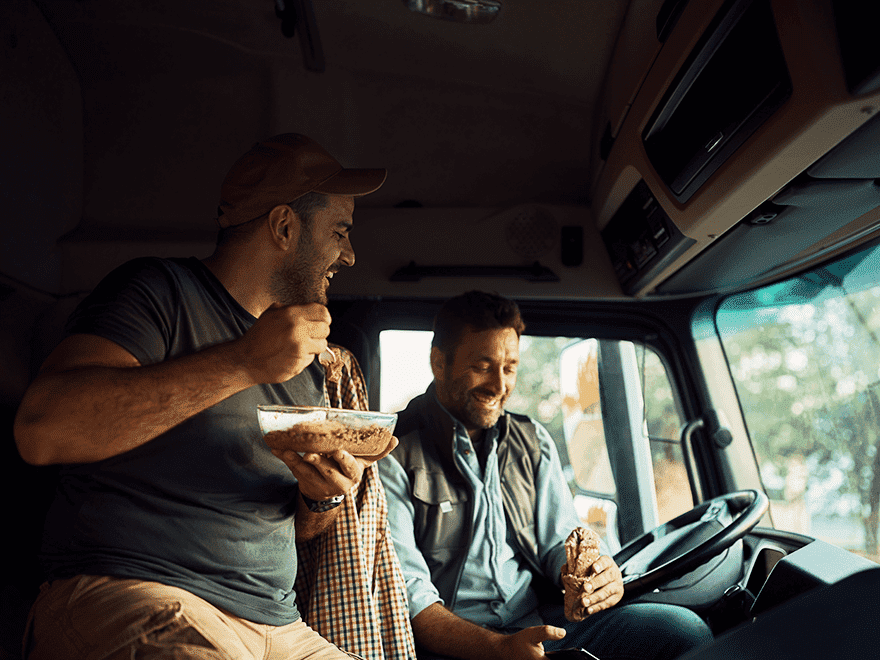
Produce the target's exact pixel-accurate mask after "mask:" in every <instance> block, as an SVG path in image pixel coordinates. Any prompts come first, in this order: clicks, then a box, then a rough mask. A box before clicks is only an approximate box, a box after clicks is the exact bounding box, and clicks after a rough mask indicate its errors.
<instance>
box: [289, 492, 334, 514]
mask: <svg viewBox="0 0 880 660" xmlns="http://www.w3.org/2000/svg"><path fill="white" fill-rule="evenodd" d="M299 495H300V497H302V498H303V502H305V503H306V506H307V507H308V509H309V511H311V512H312V513H324V512H325V511H329V510H330V509H335V508H336V507H338V506H339V505H340V504H342V502H343V500H344V499H345V495H334V496H333V497H331V498H329V499H326V500H313V499H312V498H311V497H306V496H305V495H303V494H302V493H300V494H299Z"/></svg>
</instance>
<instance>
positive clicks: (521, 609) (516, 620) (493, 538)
mask: <svg viewBox="0 0 880 660" xmlns="http://www.w3.org/2000/svg"><path fill="white" fill-rule="evenodd" d="M453 421H454V429H455V437H454V438H453V442H454V447H453V449H454V456H455V460H456V463H457V465H458V467H459V469H460V470H461V472H462V474H463V475H465V477H466V478H467V479H468V481H469V482H470V484H471V486H472V487H473V490H474V521H473V525H474V540H473V543H472V544H471V547H470V552H469V553H468V557H467V560H466V562H465V569H464V575H463V576H462V579H461V583H460V585H459V590H458V594H457V596H456V603H455V614H457V615H458V616H460V617H462V618H464V619H467V620H468V621H472V622H474V623H476V624H479V625H487V626H492V627H497V628H508V627H510V628H519V627H525V626H530V625H540V624H541V623H542V622H541V620H540V619H539V618H538V615H537V613H536V612H535V608H536V607H537V604H538V600H537V597H536V595H535V593H534V591H533V590H532V589H531V587H530V583H531V579H532V574H531V572H530V571H529V569H528V566H527V565H526V563H525V561H524V560H523V559H522V558H521V557H519V556H517V554H516V553H515V551H514V548H513V546H512V544H511V543H510V541H509V538H508V529H507V520H506V517H505V514H504V508H503V504H502V497H501V484H500V482H499V473H498V461H497V454H496V451H495V450H496V447H497V439H498V431H497V429H495V428H492V429H489V430H488V431H487V432H486V434H485V436H484V440H483V442H484V443H488V445H489V446H488V447H486V448H485V449H487V450H488V457H487V459H486V464H485V468H483V467H481V465H480V461H479V458H478V455H477V452H476V451H475V449H474V446H473V444H472V443H471V441H470V438H469V437H468V434H467V432H466V430H465V428H464V425H462V424H461V423H460V422H458V420H455V419H454V418H453ZM535 429H536V432H537V435H538V438H539V439H540V441H541V460H540V464H539V466H538V474H537V484H536V490H537V501H538V512H537V520H538V529H536V530H535V531H536V537H537V542H538V546H539V552H540V554H541V555H542V556H550V557H551V558H552V560H551V561H550V562H548V565H550V566H553V567H554V569H553V574H552V575H548V576H547V577H548V578H550V579H551V580H553V582H555V583H557V584H558V583H559V571H560V569H561V568H562V565H563V564H564V563H565V547H564V543H565V539H566V538H567V537H568V534H569V533H570V532H571V530H572V529H574V528H575V527H577V526H578V525H580V524H581V522H580V520H579V518H578V515H577V512H576V510H575V507H574V501H573V499H572V496H571V491H570V490H569V488H568V486H567V482H566V479H565V477H564V475H563V472H562V466H561V464H560V462H559V455H558V453H557V451H556V444H555V443H554V442H553V439H552V438H551V437H550V434H549V433H548V432H547V430H546V429H545V428H544V427H543V426H541V425H540V424H538V423H537V422H535ZM378 466H379V475H380V477H381V479H382V483H383V485H384V487H385V493H386V497H387V499H388V522H389V525H390V528H391V534H392V537H393V539H394V546H395V549H396V550H397V554H398V557H399V558H400V563H401V566H402V568H403V574H404V578H405V580H406V584H407V592H408V596H409V610H410V617H415V616H416V615H417V614H418V613H419V612H421V611H422V610H423V609H425V608H426V607H428V606H429V605H431V604H433V603H437V602H441V603H442V599H441V598H440V594H439V592H438V591H437V589H436V587H434V585H433V584H432V583H431V574H430V572H429V570H428V566H427V564H426V563H425V560H424V558H423V556H422V553H421V551H420V550H419V549H418V547H417V546H416V543H415V537H414V534H413V514H414V509H413V506H412V502H411V500H410V494H409V481H408V479H407V476H406V474H405V472H404V471H403V468H402V467H401V465H400V463H398V462H397V461H396V460H395V459H394V458H393V457H389V458H387V459H385V460H382V461H379V462H378Z"/></svg>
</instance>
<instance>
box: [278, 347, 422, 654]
mask: <svg viewBox="0 0 880 660" xmlns="http://www.w3.org/2000/svg"><path fill="white" fill-rule="evenodd" d="M334 348H337V349H339V351H338V352H337V354H340V353H341V358H342V362H343V371H342V378H341V379H340V381H339V383H338V384H337V383H333V382H330V381H329V380H327V381H325V384H324V385H325V394H326V396H327V401H328V402H329V404H330V406H331V407H333V408H349V409H355V410H369V406H368V402H367V390H366V386H365V384H364V377H363V374H362V373H361V370H360V367H359V366H358V363H357V360H355V358H354V356H353V355H352V354H351V353H349V352H348V351H347V350H346V349H344V348H341V347H338V346H335V347H334ZM340 509H341V510H340V512H339V517H338V518H337V519H336V524H335V526H334V527H333V528H332V529H330V530H328V531H327V532H326V533H324V534H321V535H320V536H318V537H317V538H315V539H312V540H310V541H305V542H303V543H300V544H298V546H297V549H298V555H299V570H298V571H297V577H296V584H295V588H296V593H297V605H298V607H299V610H300V612H301V613H302V615H303V618H304V620H305V621H306V623H307V624H308V625H309V626H311V627H312V628H313V629H314V630H315V631H317V632H318V633H319V634H321V635H322V636H323V637H325V638H326V639H328V640H330V641H331V642H333V643H334V644H336V645H337V646H338V647H339V648H341V649H343V650H344V651H347V652H349V653H353V654H357V655H359V656H361V657H363V658H365V659H366V660H415V657H416V652H415V643H414V641H413V633H412V627H411V625H410V620H409V608H408V605H407V596H406V584H405V582H404V579H403V573H402V572H401V569H400V562H399V561H398V558H397V553H396V552H395V550H394V544H393V542H392V541H391V534H390V532H389V530H388V505H387V502H386V500H385V490H384V488H383V487H382V482H381V481H380V480H379V474H378V470H377V468H376V465H375V464H373V465H371V466H370V467H369V468H367V469H366V470H365V471H364V476H363V479H362V480H361V483H360V484H359V485H358V486H356V487H355V488H353V489H352V491H351V492H350V493H349V494H348V496H347V497H346V498H345V500H344V502H343V503H342V505H340Z"/></svg>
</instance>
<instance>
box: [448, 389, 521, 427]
mask: <svg viewBox="0 0 880 660" xmlns="http://www.w3.org/2000/svg"><path fill="white" fill-rule="evenodd" d="M464 381H465V377H462V378H458V379H456V380H453V381H452V383H451V384H450V387H449V404H450V405H449V406H447V407H446V409H447V410H448V411H449V412H450V413H452V415H453V417H455V418H456V419H458V421H460V422H461V423H462V424H464V426H465V428H466V429H489V428H492V427H493V426H495V423H496V422H497V421H498V418H499V417H500V416H501V413H502V411H503V410H504V404H505V403H506V402H507V397H508V395H506V394H505V395H504V396H502V398H501V404H500V405H499V406H498V408H496V409H493V410H486V409H484V408H483V407H482V406H480V405H478V404H477V402H476V401H474V399H473V397H471V396H470V394H471V392H477V393H483V394H485V395H486V396H490V397H493V398H494V396H495V395H494V394H492V393H491V392H488V391H486V390H482V389H480V388H479V387H475V388H473V389H470V390H469V389H467V385H466V384H465V383H464Z"/></svg>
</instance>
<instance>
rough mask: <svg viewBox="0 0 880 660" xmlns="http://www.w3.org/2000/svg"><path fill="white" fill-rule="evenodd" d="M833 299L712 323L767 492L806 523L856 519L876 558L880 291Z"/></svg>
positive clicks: (727, 315)
mask: <svg viewBox="0 0 880 660" xmlns="http://www.w3.org/2000/svg"><path fill="white" fill-rule="evenodd" d="M838 293H839V294H840V295H837V296H833V297H826V299H824V300H821V301H818V300H817V301H815V302H812V303H801V304H795V305H788V306H778V307H771V308H763V309H756V310H753V311H743V310H736V311H728V312H727V313H725V312H722V313H721V314H719V319H718V320H719V326H720V327H721V329H722V333H723V335H724V336H725V342H724V346H725V350H726V352H727V355H728V359H729V361H730V365H731V370H732V373H733V374H734V377H735V380H736V383H737V390H738V393H739V397H740V403H741V405H742V408H743V410H744V413H745V416H746V420H747V422H748V427H749V432H750V435H751V439H752V443H753V446H754V449H755V452H756V455H757V456H758V459H759V463H760V464H761V468H762V474H763V475H764V476H765V480H766V481H768V482H769V483H767V484H766V485H767V486H768V491H770V492H771V494H774V495H775V497H776V498H777V499H779V500H784V501H785V502H787V503H788V504H789V505H791V504H792V503H795V502H798V501H801V502H803V503H804V504H805V507H806V511H807V513H808V514H809V516H810V518H809V521H808V522H812V523H816V522H817V521H819V520H827V519H834V518H837V519H838V520H844V521H846V520H851V521H856V522H857V523H858V524H860V525H861V526H862V528H863V534H862V536H863V547H862V548H860V549H861V550H863V551H864V552H865V553H867V554H869V555H876V554H877V552H878V542H877V511H878V504H880V501H878V500H880V469H878V467H880V465H878V446H880V399H878V394H880V392H878V389H880V371H878V365H880V343H878V341H877V335H876V334H875V333H876V330H877V328H878V326H880V313H878V312H877V301H878V299H880V287H872V288H869V289H867V290H865V291H861V292H857V293H852V294H849V295H845V292H844V291H842V290H840V291H839V292H838ZM774 490H775V491H776V492H775V493H774V492H773V491H774ZM838 529H840V527H838ZM802 531H807V532H810V531H813V532H815V531H816V530H809V529H807V530H802ZM814 535H818V534H814ZM829 540H832V541H835V542H838V543H840V542H841V541H845V540H844V539H839V538H837V539H829Z"/></svg>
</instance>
